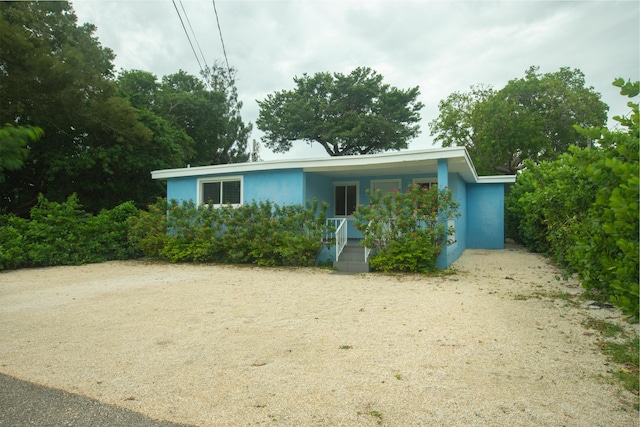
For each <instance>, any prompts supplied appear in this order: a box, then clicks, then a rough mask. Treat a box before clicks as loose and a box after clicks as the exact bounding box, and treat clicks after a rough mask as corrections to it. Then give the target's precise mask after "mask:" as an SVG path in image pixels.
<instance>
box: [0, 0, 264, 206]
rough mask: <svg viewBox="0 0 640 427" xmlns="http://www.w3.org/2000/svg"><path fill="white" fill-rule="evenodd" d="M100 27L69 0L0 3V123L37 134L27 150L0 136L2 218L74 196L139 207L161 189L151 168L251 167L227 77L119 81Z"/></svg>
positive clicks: (214, 72)
mask: <svg viewBox="0 0 640 427" xmlns="http://www.w3.org/2000/svg"><path fill="white" fill-rule="evenodd" d="M95 30H96V28H95V27H94V26H93V25H91V24H84V25H78V22H77V17H76V15H75V13H74V11H73V7H72V6H71V4H70V3H69V2H67V1H55V2H44V1H20V2H7V1H4V2H0V70H1V71H0V124H3V123H11V124H14V125H16V126H17V127H18V128H21V127H25V128H28V127H29V126H39V127H40V128H42V130H43V131H44V135H42V137H41V138H39V139H38V140H32V141H30V142H29V144H28V147H24V146H16V144H12V145H11V146H9V147H7V146H6V144H5V142H4V139H5V138H4V136H3V134H4V133H5V132H4V131H5V130H6V129H3V130H2V131H0V140H2V141H3V142H0V169H4V170H2V171H0V179H2V180H4V182H0V207H1V208H0V210H1V211H2V212H13V213H16V214H19V215H21V216H23V217H26V216H28V213H29V210H30V209H31V207H33V206H34V205H35V204H36V203H37V200H38V194H44V196H45V197H46V198H47V199H48V200H51V201H56V202H63V201H64V200H66V198H67V197H68V196H69V194H72V193H76V194H78V196H79V197H80V199H81V200H82V202H83V205H84V207H85V209H87V210H88V211H90V212H92V213H98V212H99V211H100V210H101V209H103V208H112V207H114V206H116V205H118V204H120V203H123V202H125V201H127V200H132V201H134V202H135V203H136V205H137V206H145V205H146V204H147V203H149V202H151V201H153V200H154V199H155V198H156V197H157V196H160V195H162V194H163V193H164V191H165V189H164V184H163V183H162V182H158V181H154V180H152V179H151V176H150V174H149V172H150V171H152V170H157V169H167V168H176V167H184V166H185V165H187V164H192V165H205V164H207V165H208V164H217V163H229V162H236V161H245V160H247V159H248V154H247V153H246V146H247V139H248V136H249V133H250V130H251V125H250V124H249V125H245V124H244V123H243V122H242V120H241V117H240V108H241V106H242V104H241V102H239V101H238V99H237V93H236V89H235V83H234V73H235V72H234V71H233V70H232V71H229V70H227V69H226V67H221V66H219V65H218V64H215V65H214V66H213V67H212V68H209V69H207V70H206V71H205V73H203V75H202V76H201V78H196V77H194V76H190V75H188V74H187V73H184V72H182V71H181V72H178V73H176V74H173V75H170V76H166V77H164V78H163V79H162V81H161V82H158V81H157V79H156V78H155V76H153V75H151V74H149V73H145V72H143V71H131V72H127V71H125V72H122V73H120V75H119V76H118V77H117V78H116V77H115V73H114V66H113V60H114V58H115V56H114V54H113V52H112V51H111V50H110V49H108V48H106V47H103V46H102V45H101V44H100V42H99V41H98V39H97V38H96V37H95V36H94V33H95ZM24 148H28V154H29V155H28V157H25V156H24V153H25V151H24ZM7 150H10V152H11V154H7V153H6V151H7ZM16 156H19V157H16ZM7 161H9V162H10V165H9V166H10V167H9V168H7V167H4V166H3V164H4V163H5V162H7ZM21 162H22V163H23V164H22V163H21ZM16 166H21V167H20V170H16V169H17V168H16ZM132 183H133V184H134V185H132Z"/></svg>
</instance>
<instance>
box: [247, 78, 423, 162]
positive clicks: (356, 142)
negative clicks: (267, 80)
mask: <svg viewBox="0 0 640 427" xmlns="http://www.w3.org/2000/svg"><path fill="white" fill-rule="evenodd" d="M293 81H294V82H295V83H296V85H297V87H296V88H295V89H293V90H283V91H280V92H275V93H274V94H270V95H268V96H267V98H266V99H265V100H263V101H258V105H259V106H260V113H259V117H258V120H257V122H256V123H257V125H258V128H259V129H261V130H262V131H263V132H264V133H265V135H264V136H263V138H262V141H263V142H264V143H265V145H266V146H267V147H268V148H270V149H272V150H273V151H275V152H279V153H284V152H287V151H288V150H290V149H291V147H292V145H293V142H295V141H305V142H307V143H309V144H312V143H314V142H317V143H318V144H320V145H321V146H322V147H323V148H324V149H325V150H326V151H327V153H329V155H330V156H344V155H352V154H372V153H379V152H383V151H388V150H401V149H403V148H407V146H408V142H409V140H410V139H412V138H414V137H416V136H417V135H418V134H419V132H420V127H419V125H418V122H419V121H420V114H419V112H420V109H422V107H423V104H422V103H421V102H419V101H418V100H417V98H418V95H419V94H420V91H419V88H418V87H417V86H416V87H414V88H411V89H407V90H400V89H398V88H396V87H391V86H389V85H388V84H384V83H383V82H382V81H383V77H382V76H381V75H380V74H378V73H376V72H375V71H374V70H372V69H370V68H366V67H358V68H356V69H355V70H353V71H352V72H351V73H350V74H348V75H344V74H341V73H334V74H333V75H332V74H330V73H326V72H321V73H316V74H315V75H314V76H309V75H307V74H303V76H302V77H294V79H293Z"/></svg>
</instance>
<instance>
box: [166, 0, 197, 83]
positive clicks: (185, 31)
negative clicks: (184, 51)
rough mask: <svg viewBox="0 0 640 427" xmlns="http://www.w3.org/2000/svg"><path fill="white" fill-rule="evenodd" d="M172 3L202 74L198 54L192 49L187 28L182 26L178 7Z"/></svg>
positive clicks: (174, 0) (173, 0) (174, 2)
mask: <svg viewBox="0 0 640 427" xmlns="http://www.w3.org/2000/svg"><path fill="white" fill-rule="evenodd" d="M171 1H172V2H173V7H175V8H176V13H177V14H178V18H180V23H181V24H182V29H183V30H184V33H185V34H186V35H187V40H189V45H190V46H191V50H192V51H193V55H194V56H195V57H196V61H198V66H199V67H200V72H201V73H203V74H204V70H203V69H202V64H201V63H200V58H198V54H197V53H196V50H195V49H194V47H193V43H191V37H189V32H188V31H187V27H185V26H184V21H183V20H182V16H181V15H180V11H179V10H178V6H176V0H171Z"/></svg>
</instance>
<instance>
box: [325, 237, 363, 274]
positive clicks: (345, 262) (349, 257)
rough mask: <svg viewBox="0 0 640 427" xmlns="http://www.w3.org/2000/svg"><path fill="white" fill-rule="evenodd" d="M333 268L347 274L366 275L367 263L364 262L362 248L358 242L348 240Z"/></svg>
mask: <svg viewBox="0 0 640 427" xmlns="http://www.w3.org/2000/svg"><path fill="white" fill-rule="evenodd" d="M333 268H335V269H336V270H338V271H344V272H349V273H368V272H369V263H368V262H364V247H363V246H362V245H360V241H358V240H354V241H352V240H349V241H348V242H347V245H346V246H345V247H344V249H343V250H342V253H341V254H340V257H339V259H338V261H336V262H334V263H333Z"/></svg>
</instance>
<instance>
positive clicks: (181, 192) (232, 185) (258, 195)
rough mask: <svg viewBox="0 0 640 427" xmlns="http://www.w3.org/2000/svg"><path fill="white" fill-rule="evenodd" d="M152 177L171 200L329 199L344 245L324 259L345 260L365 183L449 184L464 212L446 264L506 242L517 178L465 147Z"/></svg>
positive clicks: (441, 262)
mask: <svg viewBox="0 0 640 427" xmlns="http://www.w3.org/2000/svg"><path fill="white" fill-rule="evenodd" d="M151 176H152V178H153V179H158V180H166V181H167V199H169V200H171V199H176V200H179V201H180V200H183V201H187V200H193V201H194V202H196V203H197V204H200V203H206V202H207V201H212V202H213V203H214V205H215V204H228V203H231V204H236V205H240V204H243V203H246V202H250V201H252V200H255V201H266V200H269V201H273V202H275V203H278V204H304V203H305V202H306V201H307V200H312V199H313V198H316V199H318V200H321V201H325V202H327V203H328V204H329V210H328V212H327V215H328V216H329V217H331V218H333V220H334V221H336V225H337V226H340V225H341V224H342V225H343V226H342V227H341V228H340V233H336V239H337V240H338V241H339V243H338V245H336V246H337V247H338V250H337V251H335V250H332V251H329V250H327V251H324V252H323V254H321V257H323V258H324V260H331V259H332V260H334V261H342V259H341V257H342V256H343V255H342V248H339V246H344V245H345V244H346V243H347V241H353V240H355V239H358V238H359V237H362V236H361V235H360V233H359V231H358V230H357V229H356V228H355V227H354V225H353V221H352V217H351V214H352V213H353V211H354V210H355V208H356V206H357V205H358V204H368V203H369V199H368V197H367V194H366V190H367V189H372V188H374V187H376V188H380V189H381V190H382V191H393V190H394V189H397V190H401V191H402V190H404V189H405V188H406V187H407V186H408V185H410V184H418V183H419V184H422V185H426V186H436V185H437V186H438V187H440V188H445V187H448V188H449V189H450V190H451V192H452V195H453V198H454V199H455V200H456V201H457V202H459V203H460V208H459V212H460V214H461V215H460V217H459V218H456V219H454V220H452V221H454V223H452V224H451V225H453V226H454V227H455V229H456V234H455V236H454V240H455V243H453V244H450V245H448V246H447V247H446V250H443V251H442V253H441V255H440V257H439V259H438V267H440V268H446V267H447V266H449V265H450V264H451V263H452V262H454V261H455V260H456V259H458V257H459V256H460V255H461V254H462V252H463V251H464V250H465V249H467V248H482V249H502V248H504V194H505V186H507V185H510V184H512V183H514V182H515V176H504V175H503V176H481V177H480V176H478V175H477V173H476V170H475V167H474V166H473V163H472V162H471V159H470V157H469V154H468V153H467V150H466V149H465V148H464V147H448V148H435V149H427V150H417V151H401V152H393V153H382V154H372V155H364V156H344V157H328V158H319V159H318V158H315V159H295V160H273V161H263V162H252V163H235V164H225V165H214V166H199V167H192V168H191V167H187V168H181V169H164V170H157V171H153V172H151ZM342 233H343V234H342ZM339 235H343V236H344V237H343V238H342V239H340V238H339ZM341 240H342V241H343V243H340V241H341ZM346 252H347V251H345V255H344V256H346ZM365 259H366V255H365ZM345 269H346V270H350V268H349V267H348V266H347V268H345Z"/></svg>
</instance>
